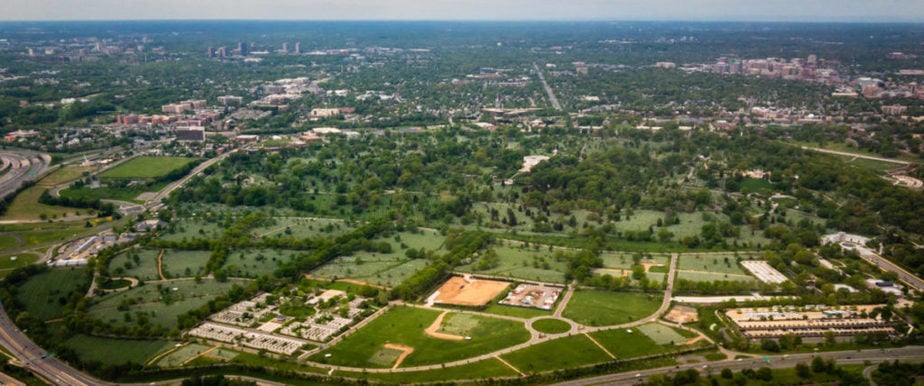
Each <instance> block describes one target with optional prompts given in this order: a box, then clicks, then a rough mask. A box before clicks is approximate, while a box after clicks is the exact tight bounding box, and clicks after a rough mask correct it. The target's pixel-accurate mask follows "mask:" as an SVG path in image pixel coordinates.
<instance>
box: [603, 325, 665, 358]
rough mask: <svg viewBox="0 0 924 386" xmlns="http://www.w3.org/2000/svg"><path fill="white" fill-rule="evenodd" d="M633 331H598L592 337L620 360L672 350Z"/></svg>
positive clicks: (621, 329)
mask: <svg viewBox="0 0 924 386" xmlns="http://www.w3.org/2000/svg"><path fill="white" fill-rule="evenodd" d="M631 330H632V333H629V332H628V329H624V328H620V329H616V330H607V331H598V332H594V333H592V334H590V336H592V337H593V338H594V339H595V340H596V341H597V342H600V345H602V346H603V347H606V349H607V351H609V352H611V353H612V354H613V355H615V356H616V358H619V359H623V358H634V357H640V356H644V355H651V354H658V353H662V352H665V351H669V350H670V348H669V347H665V346H662V345H659V344H657V343H656V342H655V341H654V340H652V339H651V338H649V337H648V335H646V334H644V333H642V332H640V331H638V330H636V329H634V328H633V329H631Z"/></svg>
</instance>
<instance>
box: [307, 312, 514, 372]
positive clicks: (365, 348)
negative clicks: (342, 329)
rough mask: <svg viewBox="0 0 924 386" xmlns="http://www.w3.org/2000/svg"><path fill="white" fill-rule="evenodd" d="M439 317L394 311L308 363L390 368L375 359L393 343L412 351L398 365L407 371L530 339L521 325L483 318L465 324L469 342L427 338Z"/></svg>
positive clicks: (313, 357)
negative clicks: (406, 368)
mask: <svg viewBox="0 0 924 386" xmlns="http://www.w3.org/2000/svg"><path fill="white" fill-rule="evenodd" d="M438 315H439V312H438V311H433V310H425V309H419V308H410V307H395V308H393V309H391V310H389V311H388V312H386V313H385V314H384V315H382V316H380V317H379V318H378V319H376V320H374V321H372V322H371V323H369V324H368V325H367V326H366V327H363V328H362V329H360V330H359V331H358V332H356V333H355V334H353V335H351V336H349V337H347V338H346V339H344V340H343V341H342V342H340V343H338V344H337V345H335V346H334V347H332V348H330V349H328V350H325V351H322V352H321V353H318V354H315V355H314V356H312V357H311V360H313V361H318V362H327V363H331V364H337V365H343V366H356V367H390V365H389V364H385V365H383V364H381V363H376V362H381V361H382V360H381V359H377V358H376V357H375V356H376V353H379V352H380V350H381V349H382V348H383V347H384V345H385V344H386V343H393V344H401V345H405V346H410V347H413V348H414V352H413V353H412V354H411V355H409V356H408V357H407V358H405V360H404V362H402V364H401V366H402V367H410V366H418V365H427V364H435V363H444V362H450V361H454V360H459V359H464V358H470V357H474V356H477V355H480V354H484V353H489V352H492V351H496V350H499V349H501V348H504V347H509V346H512V345H515V344H518V343H522V342H525V341H526V340H528V339H529V333H528V332H527V331H526V328H525V327H524V326H523V325H522V324H520V323H516V322H512V321H508V320H502V319H495V318H488V317H482V316H474V317H473V318H474V321H475V322H477V323H476V325H475V326H472V324H471V323H466V325H468V326H469V328H470V335H469V336H471V337H472V339H471V340H461V341H451V340H444V339H436V338H432V337H429V336H427V335H426V334H425V332H424V329H426V328H427V327H428V326H429V325H430V324H431V323H432V322H433V321H434V320H436V317H437V316H438ZM451 315H453V314H449V315H447V316H448V317H451ZM325 354H331V357H330V358H325Z"/></svg>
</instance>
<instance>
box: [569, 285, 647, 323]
mask: <svg viewBox="0 0 924 386" xmlns="http://www.w3.org/2000/svg"><path fill="white" fill-rule="evenodd" d="M660 306H661V295H660V294H658V295H655V294H646V293H633V292H609V291H593V290H580V291H575V292H574V296H573V297H572V298H571V301H570V302H568V306H567V307H566V308H565V311H564V313H563V314H562V315H563V316H564V317H566V318H569V319H571V320H573V321H575V322H578V323H581V324H585V325H589V326H610V325H615V324H622V323H627V322H631V321H634V320H638V319H641V318H644V317H646V316H649V315H651V314H653V313H654V312H655V311H657V310H658V307H660Z"/></svg>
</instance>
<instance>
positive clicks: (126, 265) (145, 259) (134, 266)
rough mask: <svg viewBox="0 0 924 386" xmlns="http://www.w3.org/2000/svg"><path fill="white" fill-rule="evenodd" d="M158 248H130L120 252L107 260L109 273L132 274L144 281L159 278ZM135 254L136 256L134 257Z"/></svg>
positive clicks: (116, 274) (114, 274)
mask: <svg viewBox="0 0 924 386" xmlns="http://www.w3.org/2000/svg"><path fill="white" fill-rule="evenodd" d="M159 253H160V250H159V249H131V250H128V251H125V252H122V253H120V254H119V255H118V256H116V257H114V258H113V259H112V260H111V261H109V274H111V275H113V276H134V277H136V278H138V279H141V280H144V281H150V280H159V279H160V275H158V274H157V255H158V254H159ZM135 256H137V257H138V258H137V259H136V258H135Z"/></svg>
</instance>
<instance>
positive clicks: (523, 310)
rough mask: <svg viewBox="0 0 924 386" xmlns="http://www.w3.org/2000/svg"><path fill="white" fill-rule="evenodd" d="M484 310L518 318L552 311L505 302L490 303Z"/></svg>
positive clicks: (548, 314) (542, 314)
mask: <svg viewBox="0 0 924 386" xmlns="http://www.w3.org/2000/svg"><path fill="white" fill-rule="evenodd" d="M482 312H487V313H489V314H495V315H504V316H513V317H516V318H523V319H530V318H535V317H537V316H551V315H552V311H548V310H540V309H538V308H527V307H514V306H506V305H503V304H497V303H493V302H491V303H488V305H487V306H485V309H484V310H482Z"/></svg>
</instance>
